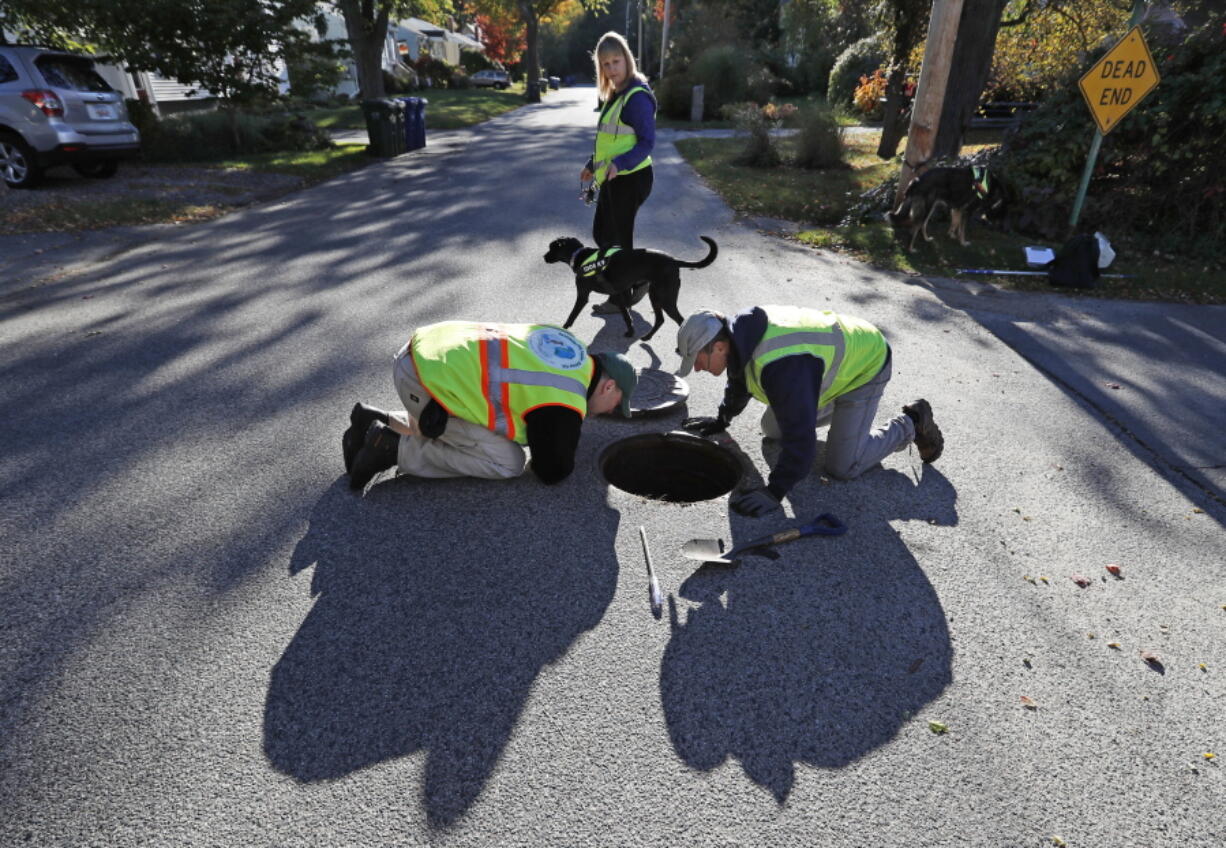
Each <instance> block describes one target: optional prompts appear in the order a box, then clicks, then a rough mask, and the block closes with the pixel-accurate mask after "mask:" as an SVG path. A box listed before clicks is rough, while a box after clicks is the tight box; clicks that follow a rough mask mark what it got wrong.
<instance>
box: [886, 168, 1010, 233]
mask: <svg viewBox="0 0 1226 848" xmlns="http://www.w3.org/2000/svg"><path fill="white" fill-rule="evenodd" d="M1005 199H1006V195H1005V191H1004V187H1003V185H1002V184H1001V182H1000V180H999V179H997V178H996V176H995V175H994V174H991V173H990V172H989V171H988V169H987V168H983V167H978V166H970V165H965V166H962V167H947V168H932V169H930V170H928V171H925V172H924V173H923V175H921V176H920V177H919V178H918V179H916V180H913V181H912V182H911V185H909V186H907V190H906V192H905V193H904V194H903V200H902V203H900V204H898V208H897V209H895V210H894V211H893V212H891V213H890V222H891V223H893V224H894V225H895V226H898V227H901V226H907V227H910V230H911V240H910V242H909V243H908V245H907V250H915V237H916V236H918V235H919V234H920V233H923V234H924V241H932V236H930V235H928V221H929V220H930V219H931V218H932V215H933V213H934V212H936V211H937V209H939V208H941V207H942V206H944V207H946V208H948V209H949V219H950V221H949V237H950V238H956V239H957V240H958V241H959V242H960V243H961V244H962V245H963V246H965V245H968V244H970V241H968V240H967V238H966V222H967V219H969V218H971V217H973V216H975V215H977V214H980V213H984V214H987V215H990V216H993V217H997V216H999V215H1000V213H1001V212H1002V210H1003V208H1004V205H1005Z"/></svg>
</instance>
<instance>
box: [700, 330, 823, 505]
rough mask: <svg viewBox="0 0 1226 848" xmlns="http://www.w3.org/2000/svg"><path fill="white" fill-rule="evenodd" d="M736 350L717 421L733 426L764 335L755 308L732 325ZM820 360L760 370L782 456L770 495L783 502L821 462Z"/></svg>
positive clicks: (789, 359) (799, 359) (788, 361)
mask: <svg viewBox="0 0 1226 848" xmlns="http://www.w3.org/2000/svg"><path fill="white" fill-rule="evenodd" d="M728 324H729V329H730V331H731V332H732V350H731V351H729V353H728V371H727V373H728V387H727V388H726V389H725V390H724V401H723V403H721V404H720V405H719V415H720V417H721V418H723V419H724V420H725V421H731V420H732V419H733V418H735V417H736V416H737V415H740V414H741V412H742V411H743V410H744V409H745V405H746V404H748V403H749V398H750V397H751V395H750V394H749V387H748V386H747V385H746V383H745V364H746V363H747V362H749V359H750V357H751V355H752V354H753V351H754V348H756V347H757V346H758V342H760V341H762V336H763V335H764V334H765V333H766V325H767V320H766V313H765V312H763V311H762V308H761V307H760V306H754V307H752V308H750V309H747V310H745V311H744V312H741V313H740V314H738V315H735V316H733V317H732V319H730V320H729V322H728ZM824 370H825V368H824V365H823V363H822V361H821V360H820V359H818V358H817V357H816V356H809V355H808V354H798V355H795V356H785V357H783V358H782V359H776V360H775V361H774V362H772V363H770V364H769V365H767V366H766V367H765V368H763V369H762V380H761V382H762V389H763V391H765V392H766V397H767V400H769V401H770V408H771V409H772V410H773V411H774V413H775V420H776V421H777V422H778V423H779V431H780V433H782V448H783V450H782V452H781V453H780V454H779V461H778V462H777V463H775V468H774V470H773V471H771V475H770V480H769V481H768V484H767V487H766V488H767V489H769V490H770V493H771V494H772V495H774V496H775V497H776V498H780V499H782V498H783V496H784V495H786V494H787V493H788V491H790V490H791V488H792V487H793V486H795V485H796V484H797V483H799V482H800V481H801V480H802V479H803V478H804V477H805V476H806V475H807V474H808V473H809V471H810V470H811V469H812V468H813V461H814V459H815V458H816V457H817V399H818V397H820V396H821V391H822V373H823V372H824Z"/></svg>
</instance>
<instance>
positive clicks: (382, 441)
mask: <svg viewBox="0 0 1226 848" xmlns="http://www.w3.org/2000/svg"><path fill="white" fill-rule="evenodd" d="M399 451H400V434H399V433H397V432H396V431H395V430H393V429H392V428H391V427H388V426H387V425H386V424H384V423H383V422H382V421H372V422H371V424H370V429H368V430H367V431H366V440H365V441H364V442H363V443H362V448H361V450H359V451H358V453H357V455H356V456H355V457H354V458H353V467H352V468H350V469H349V488H351V489H353V490H355V491H358V492H360V491H362V490H363V489H365V488H366V484H367V483H369V482H370V478H371V477H374V476H375V475H376V474H378V473H379V472H381V471H386V470H387V469H389V468H392V467H393V466H395V464H396V458H397V455H398V454H399Z"/></svg>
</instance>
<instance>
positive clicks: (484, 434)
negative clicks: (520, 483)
mask: <svg viewBox="0 0 1226 848" xmlns="http://www.w3.org/2000/svg"><path fill="white" fill-rule="evenodd" d="M392 379H393V381H394V382H395V385H396V393H397V394H398V395H400V401H401V403H403V404H404V408H405V413H403V414H401V413H388V412H384V411H383V410H380V409H375V408H373V407H369V406H366V405H365V404H362V403H359V404H357V405H355V406H354V408H353V411H352V412H351V413H350V415H349V421H350V427H349V429H348V430H346V431H345V434H344V436H343V437H342V438H341V450H342V453H343V455H344V459H345V470H346V471H347V472H348V473H349V485H350V488H353V489H357V490H361V489H363V488H365V486H366V484H367V483H369V482H370V479H371V478H372V477H374V476H375V475H376V474H378V473H380V472H381V471H386V470H387V469H389V468H391V467H392V466H394V465H395V466H398V467H399V470H400V471H401V472H403V473H406V474H413V475H416V476H418V477H484V478H487V479H501V478H507V477H518V476H519V475H520V474H523V473H524V469H525V466H526V465H527V459H526V457H525V455H524V446H525V445H526V446H527V447H528V449H529V450H530V451H531V452H532V471H533V472H534V473H535V474H536V476H537V477H538V478H540V480H541V481H542V482H544V483H557V482H558V481H560V480H562V479H563V478H565V477H566V476H567V475H569V474H570V473H571V471H572V470H573V469H574V467H575V450H576V448H578V446H579V432H580V427H581V425H582V424H583V419H584V417H586V416H587V415H588V414H589V413H594V414H597V415H599V414H601V413H605V412H611V411H613V410H614V409H618V408H620V409H621V413H622V415H625V416H627V417H629V415H630V396H631V394H633V393H634V387H635V385H636V384H637V382H638V374H637V373H636V372H635V370H634V366H633V365H631V364H630V360H628V359H626V357H624V356H622V355H621V354H619V353H597V354H589V353H588V351H587V348H586V347H585V346H584V345H583V344H582V343H581V342H580V341H579V340H578V339H576V338H575V337H574V336H573V335H571V334H570V333H568V332H567V331H566V330H563V329H561V328H560V327H553V326H549V325H546V324H487V323H480V322H473V321H444V322H442V323H439V324H431V325H429V326H426V327H422V328H420V329H419V330H417V332H415V333H414V334H413V336H412V338H410V339H409V341H408V342H407V343H406V344H405V346H404V347H402V348H401V349H400V352H399V353H397V354H396V356H395V359H394V360H393V363H392Z"/></svg>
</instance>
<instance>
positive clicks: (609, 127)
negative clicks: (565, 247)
mask: <svg viewBox="0 0 1226 848" xmlns="http://www.w3.org/2000/svg"><path fill="white" fill-rule="evenodd" d="M593 59H594V60H595V64H596V90H597V92H598V94H599V96H600V117H599V119H597V123H596V145H595V149H594V152H593V154H592V157H591V158H590V159H589V160H588V161H587V164H586V165H584V166H583V170H582V171H581V172H580V174H579V179H580V181H581V182H587V181H588V180H591V185H592V188H593V189H595V190H596V191H597V195H596V215H595V216H594V217H593V219H592V237H593V238H594V239H595V241H596V246H597V247H598V248H602V249H605V248H610V247H613V246H615V245H616V246H618V247H621V248H623V249H625V250H632V249H633V248H634V219H635V216H636V215H637V214H638V210H639V207H640V206H642V205H643V202H644V201H646V200H647V197H648V196H649V195H650V194H651V187H652V183H653V181H654V176H653V171H652V165H651V151H652V149H653V148H654V147H655V143H656V98H655V95H654V94H653V93H652V91H651V86H650V85H648V84H647V80H646V78H645V77H644V76H643V75H642V74H640V73H639V70H638V66H637V65H636V64H635V61H634V54H633V53H631V52H630V46H629V45H628V44H627V43H626V39H624V38H622V37H621V36H620V35H618V34H617V33H615V32H607V33H605V34H604V35H603V36H601V38H600V40H599V41H598V42H597V43H596V52H595V54H593ZM646 290H647V289H646V287H643V289H642V290H641V291H639V292H638V293H637V296H636V297H635V302H637V301H638V299H639V298H641V297H642V296H643V294H644V293H645V292H646ZM619 311H620V308H619V307H618V306H617V305H616V304H614V303H612V302H611V301H606V302H605V303H602V304H599V305H597V306H596V307H595V312H597V313H598V314H613V313H616V312H619Z"/></svg>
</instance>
